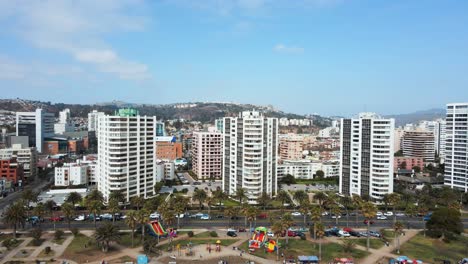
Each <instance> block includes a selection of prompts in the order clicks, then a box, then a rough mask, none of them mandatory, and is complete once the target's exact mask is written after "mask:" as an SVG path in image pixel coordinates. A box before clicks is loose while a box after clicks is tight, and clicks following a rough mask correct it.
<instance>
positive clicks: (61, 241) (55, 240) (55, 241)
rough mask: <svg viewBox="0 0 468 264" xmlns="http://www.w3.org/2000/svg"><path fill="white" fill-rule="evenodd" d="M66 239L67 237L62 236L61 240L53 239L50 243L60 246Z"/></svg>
mask: <svg viewBox="0 0 468 264" xmlns="http://www.w3.org/2000/svg"><path fill="white" fill-rule="evenodd" d="M67 238H68V236H62V238H60V239H55V238H54V239H53V240H52V242H53V243H55V244H59V245H62V244H63V242H64V241H65V239H67Z"/></svg>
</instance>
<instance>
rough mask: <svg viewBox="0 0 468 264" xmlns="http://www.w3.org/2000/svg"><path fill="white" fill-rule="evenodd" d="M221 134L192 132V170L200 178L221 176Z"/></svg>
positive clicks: (218, 177) (217, 177) (219, 177)
mask: <svg viewBox="0 0 468 264" xmlns="http://www.w3.org/2000/svg"><path fill="white" fill-rule="evenodd" d="M222 136H223V134H221V133H219V132H194V133H193V141H192V152H191V154H192V170H193V172H195V174H197V176H198V178H201V179H213V180H219V179H221V177H222V163H223V137H222Z"/></svg>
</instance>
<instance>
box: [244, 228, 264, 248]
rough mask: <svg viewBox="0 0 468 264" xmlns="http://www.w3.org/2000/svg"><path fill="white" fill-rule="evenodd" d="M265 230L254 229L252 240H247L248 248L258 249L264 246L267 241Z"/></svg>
mask: <svg viewBox="0 0 468 264" xmlns="http://www.w3.org/2000/svg"><path fill="white" fill-rule="evenodd" d="M267 231H268V230H267V229H266V228H265V227H257V228H255V231H254V234H253V236H252V239H251V240H249V248H255V249H258V248H260V247H261V246H263V245H264V243H265V241H266V239H267V234H266V233H267Z"/></svg>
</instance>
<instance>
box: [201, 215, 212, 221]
mask: <svg viewBox="0 0 468 264" xmlns="http://www.w3.org/2000/svg"><path fill="white" fill-rule="evenodd" d="M200 219H201V220H210V216H209V215H207V214H205V215H202V216H201V217H200Z"/></svg>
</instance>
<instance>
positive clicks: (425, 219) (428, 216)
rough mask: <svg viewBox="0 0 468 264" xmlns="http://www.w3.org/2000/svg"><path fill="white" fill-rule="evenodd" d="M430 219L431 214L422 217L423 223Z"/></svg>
mask: <svg viewBox="0 0 468 264" xmlns="http://www.w3.org/2000/svg"><path fill="white" fill-rule="evenodd" d="M431 217H432V212H430V213H428V214H427V215H425V216H424V218H423V220H424V221H429V220H431Z"/></svg>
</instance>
